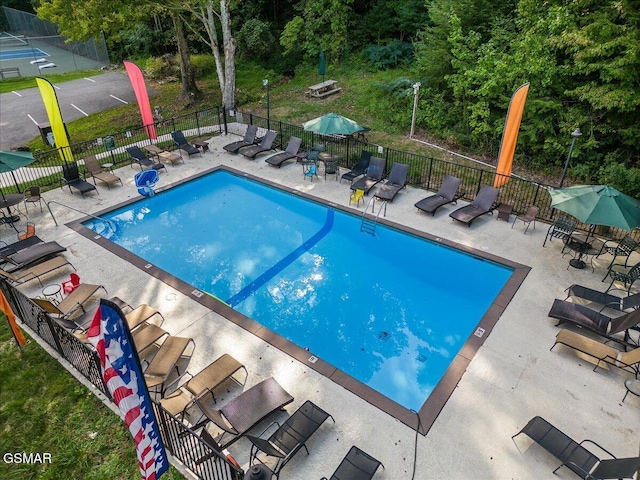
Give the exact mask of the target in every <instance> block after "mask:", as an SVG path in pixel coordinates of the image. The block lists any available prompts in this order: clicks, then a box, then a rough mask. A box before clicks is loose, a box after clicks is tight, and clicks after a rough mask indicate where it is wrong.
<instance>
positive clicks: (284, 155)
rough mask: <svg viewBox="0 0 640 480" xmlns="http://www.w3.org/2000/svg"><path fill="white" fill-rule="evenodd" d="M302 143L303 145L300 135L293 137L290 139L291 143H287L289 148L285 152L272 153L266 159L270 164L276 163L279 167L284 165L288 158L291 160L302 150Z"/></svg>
mask: <svg viewBox="0 0 640 480" xmlns="http://www.w3.org/2000/svg"><path fill="white" fill-rule="evenodd" d="M300 145H302V139H301V138H298V137H291V138H290V139H289V143H288V144H287V148H286V150H285V151H284V152H280V153H276V154H275V155H271V156H270V157H268V158H267V159H266V162H267V163H268V164H270V165H274V166H276V167H278V168H280V167H281V166H282V164H283V163H284V162H286V161H287V160H291V159H293V158H296V157H297V155H298V152H299V150H300Z"/></svg>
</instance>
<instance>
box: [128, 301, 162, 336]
mask: <svg viewBox="0 0 640 480" xmlns="http://www.w3.org/2000/svg"><path fill="white" fill-rule="evenodd" d="M156 315H158V316H159V317H160V318H161V319H162V320H161V321H160V323H159V324H158V326H160V325H162V323H163V322H164V316H163V315H162V313H160V311H159V310H156V309H155V308H153V307H150V306H149V305H147V304H146V303H143V304H142V305H138V306H137V307H136V308H134V309H133V310H132V311H130V312H129V313H126V314H125V315H124V318H125V320H126V321H127V326H128V327H129V330H135V329H136V328H138V327H139V326H140V325H142V324H145V323H148V322H149V319H150V318H152V317H154V316H156Z"/></svg>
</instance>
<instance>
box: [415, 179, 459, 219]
mask: <svg viewBox="0 0 640 480" xmlns="http://www.w3.org/2000/svg"><path fill="white" fill-rule="evenodd" d="M460 182H461V180H460V179H459V178H457V177H454V176H452V175H445V177H444V178H443V179H442V185H440V190H438V191H437V192H436V193H435V194H433V195H430V196H428V197H426V198H423V199H422V200H420V201H419V202H417V203H416V204H415V206H416V208H418V209H420V210H422V211H423V212H427V213H430V214H431V215H434V216H435V214H436V210H438V209H439V208H440V207H442V206H443V205H446V204H447V203H458V199H459V198H460V197H461V196H462V194H460V193H458V190H459V189H460Z"/></svg>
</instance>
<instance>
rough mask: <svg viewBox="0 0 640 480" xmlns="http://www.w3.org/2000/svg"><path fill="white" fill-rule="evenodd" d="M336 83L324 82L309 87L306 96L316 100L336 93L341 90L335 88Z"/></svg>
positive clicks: (331, 81) (334, 81)
mask: <svg viewBox="0 0 640 480" xmlns="http://www.w3.org/2000/svg"><path fill="white" fill-rule="evenodd" d="M337 83H338V82H337V81H336V80H325V81H324V82H322V83H318V84H317V85H311V86H310V87H309V91H308V92H307V95H311V96H312V97H316V98H323V97H326V96H327V95H332V94H334V93H338V92H339V91H340V90H342V89H341V88H340V87H338V86H337Z"/></svg>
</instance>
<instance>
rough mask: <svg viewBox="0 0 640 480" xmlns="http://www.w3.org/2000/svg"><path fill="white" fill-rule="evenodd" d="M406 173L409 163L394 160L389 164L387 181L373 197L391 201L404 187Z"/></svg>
mask: <svg viewBox="0 0 640 480" xmlns="http://www.w3.org/2000/svg"><path fill="white" fill-rule="evenodd" d="M408 173H409V165H406V164H404V163H397V162H394V163H393V165H391V171H390V172H389V177H388V178H387V181H386V182H384V184H383V185H382V186H381V187H380V188H379V189H378V190H377V191H376V193H375V194H374V195H373V197H374V198H377V199H378V200H381V201H383V202H393V199H394V198H396V195H397V194H398V192H399V191H400V190H402V189H403V188H404V187H405V185H406V183H407V174H408ZM374 201H375V200H374Z"/></svg>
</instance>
